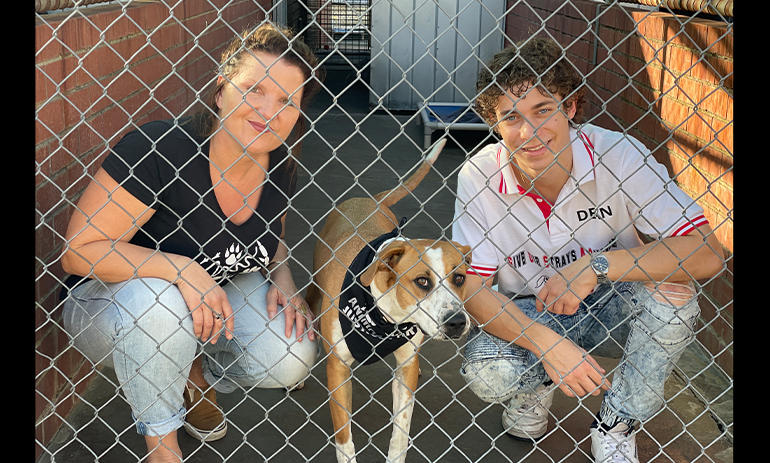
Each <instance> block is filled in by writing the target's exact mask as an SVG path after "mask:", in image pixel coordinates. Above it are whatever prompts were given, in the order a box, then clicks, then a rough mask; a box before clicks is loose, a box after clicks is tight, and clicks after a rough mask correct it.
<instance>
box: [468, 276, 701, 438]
mask: <svg viewBox="0 0 770 463" xmlns="http://www.w3.org/2000/svg"><path fill="white" fill-rule="evenodd" d="M507 296H508V297H510V295H507ZM514 302H515V304H516V305H517V306H518V307H519V308H520V309H521V311H522V312H524V314H525V315H527V316H528V317H530V318H531V319H532V320H533V321H535V322H537V323H541V324H543V325H546V326H548V327H549V328H550V329H552V330H553V331H555V332H556V333H558V334H561V335H562V336H564V337H567V338H569V339H570V340H571V341H572V342H574V343H575V344H576V345H578V346H580V347H582V348H583V349H585V350H586V351H587V352H588V353H589V354H591V355H592V356H600V357H610V358H621V361H620V363H619V364H618V368H617V369H616V370H615V374H614V375H613V378H612V379H611V382H612V388H610V390H609V391H607V392H606V393H605V395H604V400H603V402H602V407H601V410H599V413H598V418H599V420H600V421H601V422H603V423H605V424H606V425H608V426H614V425H615V424H617V423H618V422H623V423H625V424H627V425H629V426H634V425H636V424H637V423H638V422H640V421H645V420H647V419H649V418H651V417H652V415H653V414H654V413H655V412H657V411H658V410H660V408H661V407H662V406H663V402H664V395H663V389H664V385H665V382H666V379H667V378H668V376H669V375H670V374H671V371H672V370H673V366H674V364H675V362H676V361H677V360H678V359H679V357H680V356H681V355H682V352H683V351H684V348H685V347H686V346H687V344H688V343H689V342H690V341H691V340H692V339H693V337H694V332H693V329H694V326H695V322H696V318H697V317H698V315H699V314H700V307H699V306H698V300H697V297H696V292H695V289H694V287H693V285H692V284H686V285H685V284H666V285H661V286H660V288H659V289H658V290H657V291H656V292H653V291H651V290H650V289H648V287H647V286H645V284H644V283H640V282H616V283H614V288H613V286H611V285H610V284H604V285H601V286H599V287H598V288H597V289H596V290H595V291H594V292H593V293H591V294H590V295H589V296H588V297H586V298H585V300H584V301H583V303H581V305H580V308H579V309H578V311H577V312H576V313H575V314H573V315H555V314H553V313H551V312H548V311H543V312H540V313H538V312H537V310H536V309H535V297H534V296H533V297H522V298H517V299H515V300H514ZM464 355H465V361H464V363H463V365H462V367H461V370H460V373H461V374H462V376H463V378H465V380H466V381H467V382H468V385H469V388H470V389H471V390H472V391H473V392H474V393H475V394H476V395H477V396H479V398H481V399H482V400H484V401H486V402H490V403H495V402H499V403H504V402H506V401H508V400H509V399H511V398H512V397H513V395H514V394H518V393H531V392H533V391H534V390H535V388H537V387H538V386H540V385H541V384H543V383H544V382H546V381H547V380H548V379H549V377H548V375H547V374H546V372H545V368H543V365H542V364H541V362H540V359H539V358H538V356H536V355H535V354H534V353H532V352H530V351H529V350H527V349H524V348H522V347H519V346H516V345H515V344H513V343H508V342H506V341H504V340H502V339H500V338H497V337H495V336H493V335H491V334H489V333H486V332H484V331H482V330H480V329H479V328H477V327H474V328H473V330H472V331H471V333H470V335H469V337H468V342H467V343H466V345H465V352H464Z"/></svg>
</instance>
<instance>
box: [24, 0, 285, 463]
mask: <svg viewBox="0 0 770 463" xmlns="http://www.w3.org/2000/svg"><path fill="white" fill-rule="evenodd" d="M173 3H174V4H176V5H177V6H175V7H174V8H173V11H169V7H168V6H166V5H164V4H163V3H159V2H141V3H140V2H133V3H131V6H129V7H127V8H126V10H125V12H123V11H122V10H121V9H120V7H119V6H118V7H117V8H116V7H115V6H111V5H105V6H100V7H94V8H86V9H83V10H82V11H84V12H85V13H84V15H75V16H73V17H71V18H68V19H67V20H66V21H62V19H64V18H65V17H66V16H67V15H69V14H70V13H64V14H62V13H58V14H47V15H42V16H40V17H37V18H36V26H35V50H36V54H35V57H36V58H35V63H36V65H35V90H36V91H35V110H36V118H35V162H36V166H37V169H36V173H35V198H36V199H35V208H36V214H35V215H36V216H35V256H36V259H35V266H36V268H35V389H36V394H35V420H36V424H35V438H36V445H35V458H36V459H37V457H38V456H39V455H40V453H41V451H42V448H41V447H40V445H41V444H42V445H46V444H47V443H48V442H49V441H50V440H51V438H52V437H53V435H54V434H55V432H56V431H57V430H58V429H59V427H60V425H61V423H62V419H63V418H64V417H66V416H67V414H68V413H69V411H70V410H71V409H72V407H73V406H74V404H75V403H76V402H77V400H78V395H79V394H80V393H81V392H82V391H83V390H84V389H85V388H86V387H87V386H88V384H89V381H90V379H91V377H92V376H93V375H92V374H91V373H92V372H93V366H92V365H91V364H90V363H89V362H87V361H85V359H84V358H83V357H82V356H81V355H80V354H78V353H77V352H76V351H75V350H74V349H71V348H68V339H67V336H66V334H65V333H64V332H63V331H62V330H61V328H60V326H61V313H60V312H61V310H60V307H59V300H58V292H59V290H60V283H61V281H62V279H63V277H64V273H63V271H62V268H61V264H60V262H59V255H60V254H61V252H62V246H63V244H64V242H63V239H62V237H63V235H64V233H65V231H66V228H67V222H68V220H69V217H70V214H71V213H72V207H73V204H74V203H75V202H76V201H77V199H78V197H79V195H80V193H81V192H82V190H83V188H84V187H85V186H86V184H87V183H88V179H89V175H92V174H93V173H94V172H95V171H96V170H97V169H98V167H99V166H100V164H101V159H102V158H103V156H104V155H105V154H106V152H107V150H108V148H109V147H111V146H113V145H114V144H115V143H116V142H117V140H119V139H120V138H121V137H122V136H123V135H124V134H125V133H127V132H128V131H130V130H131V129H133V128H134V127H135V125H139V124H142V123H144V122H147V121H150V120H154V119H162V118H170V117H175V116H179V115H182V114H184V113H185V111H186V110H189V109H193V108H192V106H193V105H194V104H195V102H196V91H200V90H201V89H202V88H203V87H204V85H205V84H206V83H207V82H208V81H209V80H210V79H212V77H213V76H214V75H215V72H216V66H217V61H218V60H219V56H220V54H221V52H222V49H223V47H224V46H225V45H226V43H227V42H229V41H230V40H231V39H232V38H233V37H234V35H235V34H236V33H240V32H241V31H242V30H243V29H245V28H247V27H249V26H253V25H255V24H257V23H259V22H260V21H262V20H263V19H264V18H265V11H266V10H267V9H268V8H269V5H270V0H260V1H259V4H260V5H263V6H262V8H260V7H259V5H258V4H257V3H256V2H254V1H252V0H241V1H231V2H225V1H212V2H210V1H207V0H186V1H184V2H173ZM212 3H213V4H214V5H215V6H212ZM215 8H219V9H220V11H217V9H215ZM196 40H197V45H196V44H195V43H194V42H195V41H196ZM201 97H203V95H201Z"/></svg>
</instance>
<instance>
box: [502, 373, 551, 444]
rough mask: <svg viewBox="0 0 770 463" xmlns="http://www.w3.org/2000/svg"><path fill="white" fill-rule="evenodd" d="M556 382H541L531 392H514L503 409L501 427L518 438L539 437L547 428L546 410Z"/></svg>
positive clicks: (549, 404)
mask: <svg viewBox="0 0 770 463" xmlns="http://www.w3.org/2000/svg"><path fill="white" fill-rule="evenodd" d="M555 390H556V384H555V383H551V384H550V385H549V386H546V385H543V384H541V385H540V386H538V387H537V389H535V392H534V393H532V394H516V395H515V396H513V398H512V399H511V400H510V402H508V405H506V407H505V410H503V429H505V432H507V433H508V434H510V435H512V436H513V437H517V438H519V439H527V440H530V439H539V438H541V437H543V434H545V431H546V430H547V429H548V410H549V409H550V408H551V404H553V392H554V391H555Z"/></svg>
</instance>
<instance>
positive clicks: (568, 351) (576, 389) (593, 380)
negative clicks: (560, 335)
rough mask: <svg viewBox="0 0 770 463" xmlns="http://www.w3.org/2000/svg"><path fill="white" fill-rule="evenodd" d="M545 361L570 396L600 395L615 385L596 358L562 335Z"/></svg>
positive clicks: (545, 365) (563, 389)
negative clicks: (562, 337)
mask: <svg viewBox="0 0 770 463" xmlns="http://www.w3.org/2000/svg"><path fill="white" fill-rule="evenodd" d="M542 363H543V367H545V371H546V373H547V374H548V376H549V377H550V378H551V380H553V382H554V383H556V384H557V385H558V386H559V388H560V389H561V390H562V392H564V393H565V394H566V395H567V396H569V397H575V396H577V397H584V396H587V395H593V396H596V395H599V394H600V393H601V392H602V390H608V389H609V388H610V387H612V384H610V382H609V381H608V380H607V379H606V378H605V377H604V374H605V371H604V369H603V368H602V367H600V366H599V364H598V363H597V362H596V360H594V359H593V357H591V356H590V355H588V353H587V352H586V351H585V350H583V349H581V348H580V347H578V346H576V345H575V344H573V343H572V341H570V340H569V339H566V338H565V339H562V340H561V341H560V342H558V343H557V344H556V345H554V347H553V348H552V349H551V350H549V351H548V352H546V354H545V355H544V356H543V359H542Z"/></svg>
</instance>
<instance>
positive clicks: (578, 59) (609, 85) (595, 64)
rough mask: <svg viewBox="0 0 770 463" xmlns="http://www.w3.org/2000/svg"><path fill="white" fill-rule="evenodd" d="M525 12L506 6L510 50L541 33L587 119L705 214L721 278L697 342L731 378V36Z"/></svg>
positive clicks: (625, 16) (692, 27)
mask: <svg viewBox="0 0 770 463" xmlns="http://www.w3.org/2000/svg"><path fill="white" fill-rule="evenodd" d="M529 3H530V4H529V5H527V4H525V2H513V1H510V0H509V2H508V7H509V8H511V9H510V10H509V14H508V17H507V18H506V33H507V35H508V36H509V37H510V38H511V39H512V40H513V41H514V42H515V41H518V40H521V39H524V38H527V37H529V36H531V35H533V34H534V35H545V32H544V31H547V33H548V34H549V35H550V36H552V37H553V38H554V39H555V40H556V41H558V42H559V43H560V44H561V45H562V46H563V47H564V48H565V49H566V51H567V55H568V56H569V58H570V59H571V60H572V61H573V62H574V63H575V64H576V65H577V66H578V68H579V69H580V71H581V72H582V73H583V75H584V76H586V80H587V83H588V87H589V89H590V90H589V92H588V100H589V105H588V108H586V119H587V120H589V121H591V122H592V123H594V124H596V125H600V126H603V127H606V128H609V129H614V130H627V131H628V133H629V134H630V135H633V136H634V137H637V138H638V139H639V140H641V141H642V142H643V143H645V144H646V145H647V147H648V148H649V149H650V150H651V151H652V153H653V155H654V156H655V158H656V159H657V160H658V161H659V162H661V163H663V164H664V165H665V166H666V167H667V168H668V169H669V173H670V174H671V175H672V177H674V178H675V180H676V181H677V183H678V184H679V185H680V186H681V187H682V188H683V189H684V190H685V191H686V192H687V193H689V194H690V195H691V196H692V197H694V198H696V199H697V201H698V203H699V204H700V205H701V206H702V207H703V208H704V209H705V211H706V216H707V218H708V220H709V222H710V223H711V227H712V228H713V229H714V231H715V233H716V236H717V237H718V238H719V241H720V242H721V243H722V246H723V247H724V249H725V253H726V255H727V270H726V271H725V272H723V273H722V274H721V275H719V276H718V277H717V278H716V279H714V280H713V281H711V282H708V283H707V282H703V283H707V284H706V286H705V294H704V297H703V298H702V300H701V310H702V314H701V323H700V326H699V333H698V340H699V341H700V342H701V343H702V344H703V345H704V346H705V347H706V349H707V350H708V351H709V352H710V353H711V355H712V356H713V357H714V358H715V361H716V363H717V364H718V365H719V366H720V367H721V368H722V369H724V371H725V372H727V373H728V374H729V375H730V376H732V372H733V349H732V340H733V330H732V326H733V304H732V300H733V290H732V288H733V263H732V252H733V220H732V211H733V172H732V166H733V33H732V29H731V28H728V27H727V24H725V23H723V22H717V21H711V20H704V19H694V18H689V17H682V16H680V17H678V18H677V17H676V16H673V15H671V14H668V13H661V12H650V11H645V10H641V9H633V8H625V7H624V8H623V9H621V8H620V7H618V6H614V7H612V8H607V6H606V5H601V4H597V3H596V2H589V1H581V0H573V1H570V2H563V1H561V0H544V1H540V2H537V3H536V4H534V5H536V6H533V2H529ZM684 22H686V24H684V25H683V23H684ZM597 31H598V38H599V40H598V41H597V40H596V37H597V34H596V32H597Z"/></svg>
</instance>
